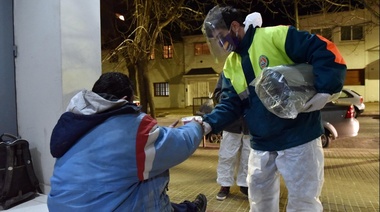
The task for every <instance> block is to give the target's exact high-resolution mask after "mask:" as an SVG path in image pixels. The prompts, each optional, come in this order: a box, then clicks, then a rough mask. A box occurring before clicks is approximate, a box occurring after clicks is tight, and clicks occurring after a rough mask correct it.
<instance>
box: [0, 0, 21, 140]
mask: <svg viewBox="0 0 380 212" xmlns="http://www.w3.org/2000/svg"><path fill="white" fill-rule="evenodd" d="M12 4H13V2H12V0H1V1H0V26H1V27H0V76H1V77H0V99H1V100H0V111H1V112H0V120H2V121H1V122H0V134H3V133H11V134H13V135H18V129H17V112H16V85H15V71H14V59H13V58H14V56H13V55H14V54H13V7H12Z"/></svg>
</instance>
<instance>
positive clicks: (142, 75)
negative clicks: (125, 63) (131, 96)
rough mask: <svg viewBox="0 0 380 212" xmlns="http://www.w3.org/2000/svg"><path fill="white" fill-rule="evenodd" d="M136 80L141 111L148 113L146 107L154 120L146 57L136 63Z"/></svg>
mask: <svg viewBox="0 0 380 212" xmlns="http://www.w3.org/2000/svg"><path fill="white" fill-rule="evenodd" d="M136 66H137V73H138V74H137V78H138V82H139V86H138V87H139V91H140V104H141V110H142V111H143V112H145V113H148V107H149V112H150V115H151V116H152V117H153V118H156V115H155V111H156V110H155V107H154V102H153V95H152V92H151V89H150V80H149V73H148V59H147V58H146V57H140V59H139V60H138V61H137V65H136Z"/></svg>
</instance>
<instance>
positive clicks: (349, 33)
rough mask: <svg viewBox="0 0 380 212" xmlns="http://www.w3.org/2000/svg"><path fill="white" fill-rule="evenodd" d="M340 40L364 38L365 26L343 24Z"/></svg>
mask: <svg viewBox="0 0 380 212" xmlns="http://www.w3.org/2000/svg"><path fill="white" fill-rule="evenodd" d="M340 40H341V41H345V40H364V35H363V26H342V27H341V28H340Z"/></svg>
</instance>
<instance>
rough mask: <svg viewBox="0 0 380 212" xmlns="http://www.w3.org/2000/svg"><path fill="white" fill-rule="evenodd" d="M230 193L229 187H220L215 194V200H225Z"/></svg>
mask: <svg viewBox="0 0 380 212" xmlns="http://www.w3.org/2000/svg"><path fill="white" fill-rule="evenodd" d="M229 193H230V187H223V186H222V187H221V188H220V190H219V192H218V194H217V195H216V199H217V200H225V199H226V198H227V196H228V194H229Z"/></svg>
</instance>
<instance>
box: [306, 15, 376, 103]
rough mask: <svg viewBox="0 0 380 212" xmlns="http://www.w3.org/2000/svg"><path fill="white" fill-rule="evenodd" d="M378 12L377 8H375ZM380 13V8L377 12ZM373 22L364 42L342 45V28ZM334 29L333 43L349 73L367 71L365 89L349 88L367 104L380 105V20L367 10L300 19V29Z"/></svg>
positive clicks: (368, 28)
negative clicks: (349, 70) (354, 70)
mask: <svg viewBox="0 0 380 212" xmlns="http://www.w3.org/2000/svg"><path fill="white" fill-rule="evenodd" d="M375 9H376V8H375ZM376 10H377V11H379V8H377V9H376ZM363 21H364V22H366V21H371V22H373V23H374V24H373V25H366V26H365V38H364V41H340V27H339V26H342V25H346V26H349V25H355V24H360V23H363ZM327 27H331V28H333V42H334V43H335V44H336V46H337V47H338V49H339V51H340V53H341V54H342V56H343V58H344V60H345V61H346V63H347V68H348V69H364V70H365V85H345V87H347V88H351V89H353V90H355V91H356V92H358V93H360V94H361V95H363V97H364V101H365V102H376V101H379V74H378V73H379V62H378V61H379V20H377V19H376V18H374V17H373V16H372V15H371V14H370V13H369V12H368V11H367V10H355V11H349V12H343V13H338V14H324V15H313V16H303V17H300V29H302V30H307V31H310V29H312V28H327Z"/></svg>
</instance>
